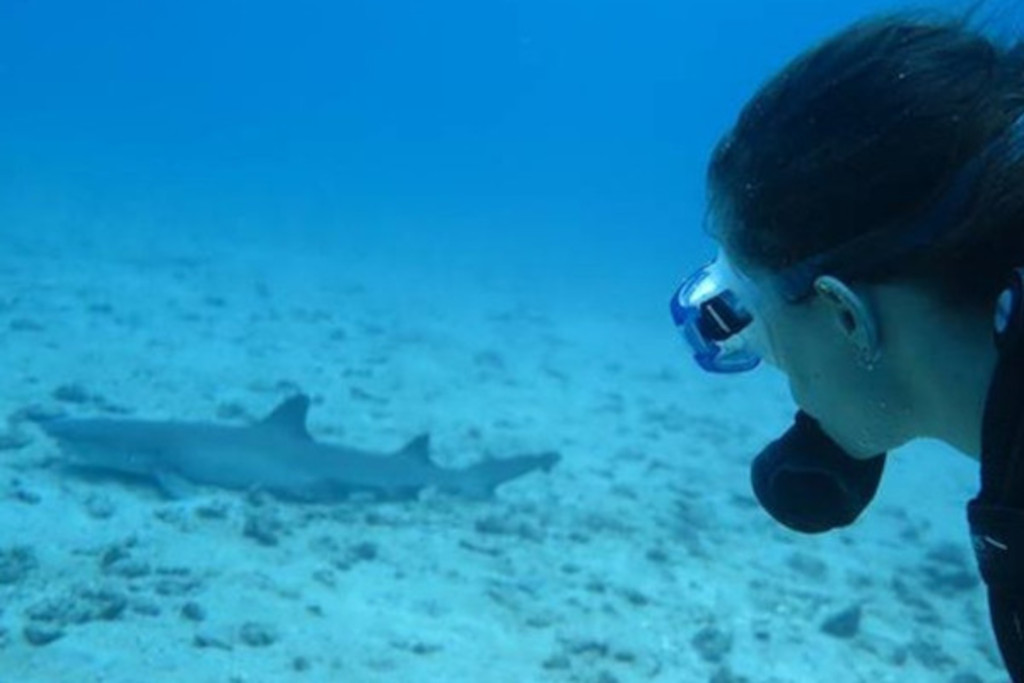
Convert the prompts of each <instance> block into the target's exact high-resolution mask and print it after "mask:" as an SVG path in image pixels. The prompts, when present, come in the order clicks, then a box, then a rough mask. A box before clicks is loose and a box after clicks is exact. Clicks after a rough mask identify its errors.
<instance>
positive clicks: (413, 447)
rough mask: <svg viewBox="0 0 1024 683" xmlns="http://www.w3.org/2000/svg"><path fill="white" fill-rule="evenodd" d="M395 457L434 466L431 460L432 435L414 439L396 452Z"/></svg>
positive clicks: (421, 435)
mask: <svg viewBox="0 0 1024 683" xmlns="http://www.w3.org/2000/svg"><path fill="white" fill-rule="evenodd" d="M395 457H397V458H408V459H409V460H415V461H416V462H422V463H426V464H430V465H433V464H434V462H433V461H432V460H431V459H430V434H420V435H419V436H416V437H413V438H412V439H410V440H409V443H407V444H405V445H404V446H402V447H401V448H399V449H398V450H397V451H395Z"/></svg>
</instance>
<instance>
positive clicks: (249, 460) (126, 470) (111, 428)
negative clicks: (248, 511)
mask: <svg viewBox="0 0 1024 683" xmlns="http://www.w3.org/2000/svg"><path fill="white" fill-rule="evenodd" d="M309 406H310V399H309V396H308V395H306V394H297V395H293V396H291V397H289V398H287V399H285V400H283V401H282V402H281V403H279V404H278V405H277V407H275V408H274V409H273V410H272V411H271V412H270V413H269V414H268V415H266V416H265V417H264V418H263V419H261V420H258V421H256V422H254V423H252V424H247V425H231V424H222V423H217V422H188V421H174V420H143V419H131V418H75V417H53V418H49V419H46V420H42V421H40V423H39V426H40V427H41V428H42V430H43V431H44V432H45V433H46V434H48V435H49V436H50V437H51V438H52V439H54V440H55V441H56V443H57V444H58V446H59V449H60V451H61V453H62V454H63V456H64V458H65V462H66V464H68V465H70V466H71V467H73V468H76V469H84V470H87V471H91V472H106V473H112V474H115V475H120V476H128V477H132V478H141V479H143V480H146V481H148V482H150V483H152V484H155V485H156V486H157V487H158V488H159V489H160V490H161V491H162V492H163V493H164V494H165V495H167V496H168V497H171V498H181V497H185V496H187V495H189V494H190V493H191V492H192V491H194V490H195V489H196V488H197V487H198V486H209V487H214V488H221V489H229V490H236V491H265V492H266V493H268V494H270V495H272V496H275V497H277V498H280V499H284V500H290V501H297V502H309V503H330V502H340V501H345V500H349V499H350V498H351V497H352V496H353V495H354V494H359V493H366V494H370V495H371V496H372V497H373V498H375V499H378V500H389V501H402V500H412V499H416V498H418V497H419V495H420V494H421V492H423V491H424V490H437V491H440V492H442V493H444V494H449V495H451V496H454V497H458V498H466V499H478V500H481V499H488V498H492V497H493V496H494V494H495V491H496V490H497V488H498V487H499V486H501V485H502V484H505V483H506V482H509V481H512V480H513V479H517V478H519V477H522V476H524V475H526V474H529V473H530V472H533V471H536V470H543V471H550V470H551V468H552V467H554V466H555V464H556V463H557V462H558V461H559V460H560V455H559V454H558V453H557V452H554V451H546V452H539V453H533V454H524V455H515V456H511V457H505V458H494V459H486V460H482V461H480V462H477V463H475V464H471V465H469V466H466V467H461V468H446V467H442V466H440V465H438V464H437V463H436V462H435V461H434V460H433V459H432V458H431V454H430V436H429V434H425V433H424V434H420V435H418V436H416V437H414V438H412V439H411V440H409V441H408V442H407V443H406V444H405V445H403V446H402V447H401V448H399V449H397V450H396V451H394V452H390V453H382V452H374V451H369V450H363V449H358V448H351V447H348V446H342V445H335V444H331V443H324V442H321V441H317V440H315V439H314V438H313V437H312V436H311V435H310V433H309V431H308V429H307V426H306V424H307V414H308V412H309Z"/></svg>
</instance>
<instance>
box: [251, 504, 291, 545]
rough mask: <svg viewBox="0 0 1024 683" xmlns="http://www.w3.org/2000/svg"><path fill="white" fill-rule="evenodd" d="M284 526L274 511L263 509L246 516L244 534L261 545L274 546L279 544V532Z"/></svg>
mask: <svg viewBox="0 0 1024 683" xmlns="http://www.w3.org/2000/svg"><path fill="white" fill-rule="evenodd" d="M283 528H284V525H283V524H282V523H281V521H280V520H279V519H278V518H277V516H276V515H274V514H273V513H272V512H270V511H269V510H266V509H261V510H260V511H259V512H249V513H248V514H247V515H246V516H245V527H244V528H243V530H242V534H243V535H244V536H245V537H246V538H251V539H253V540H254V541H256V542H257V543H259V544H260V545H266V546H273V545H277V544H278V534H279V533H280V532H281V530H282V529H283Z"/></svg>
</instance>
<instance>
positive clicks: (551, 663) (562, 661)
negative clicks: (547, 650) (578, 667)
mask: <svg viewBox="0 0 1024 683" xmlns="http://www.w3.org/2000/svg"><path fill="white" fill-rule="evenodd" d="M541 666H542V667H543V668H544V669H546V670H547V671H566V670H568V669H569V668H570V667H571V666H572V662H570V661H569V658H568V657H566V656H565V655H564V654H557V655H551V656H550V657H548V658H547V659H545V660H544V661H543V662H541Z"/></svg>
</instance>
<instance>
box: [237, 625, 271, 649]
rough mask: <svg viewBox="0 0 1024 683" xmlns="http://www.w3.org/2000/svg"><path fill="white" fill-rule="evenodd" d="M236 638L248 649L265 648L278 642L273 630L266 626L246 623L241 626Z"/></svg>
mask: <svg viewBox="0 0 1024 683" xmlns="http://www.w3.org/2000/svg"><path fill="white" fill-rule="evenodd" d="M238 636H239V638H240V639H241V641H242V642H243V643H245V644H246V645H248V646H249V647H267V646H270V645H273V644H274V643H276V642H277V640H278V635H277V633H276V632H275V631H274V629H273V628H271V627H270V626H268V625H266V624H257V623H256V622H253V621H247V622H245V623H244V624H242V628H241V629H240V630H239V632H238Z"/></svg>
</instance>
